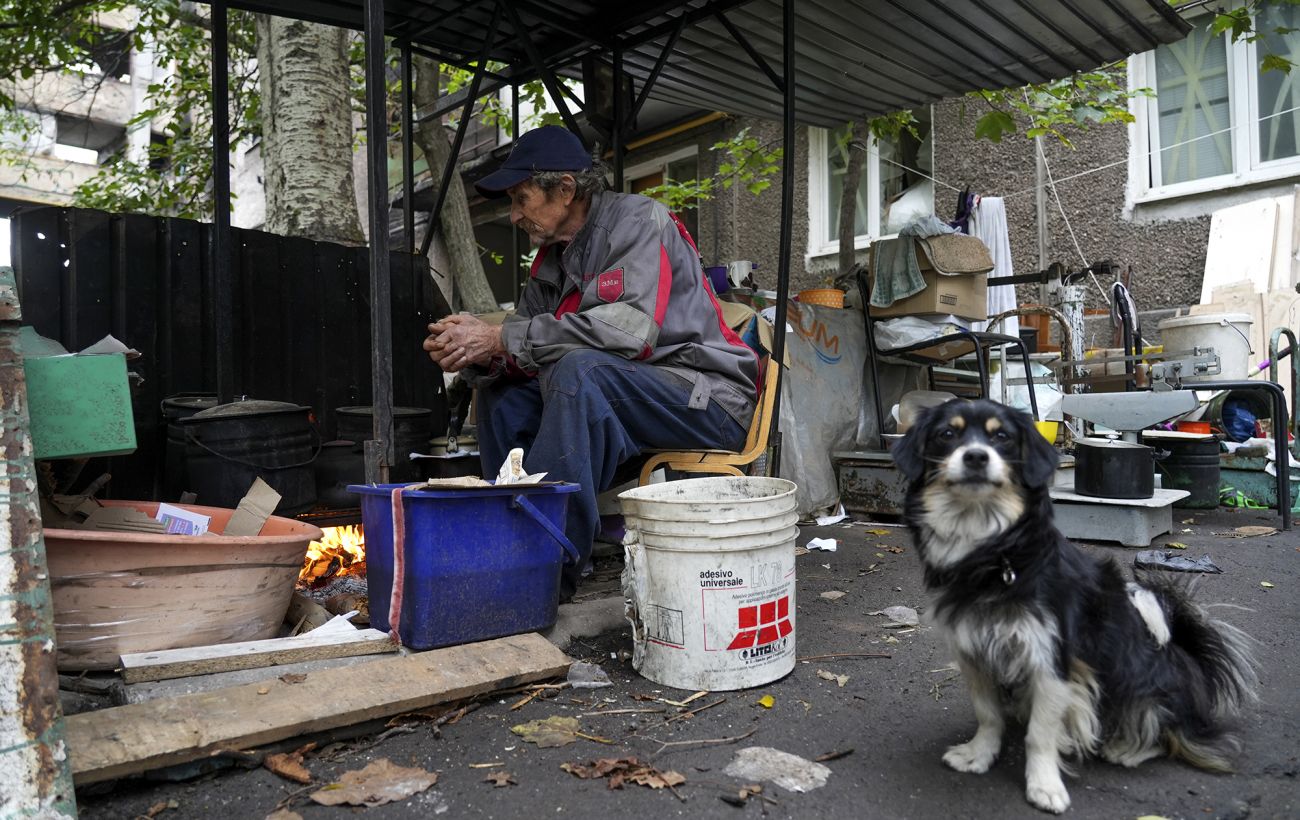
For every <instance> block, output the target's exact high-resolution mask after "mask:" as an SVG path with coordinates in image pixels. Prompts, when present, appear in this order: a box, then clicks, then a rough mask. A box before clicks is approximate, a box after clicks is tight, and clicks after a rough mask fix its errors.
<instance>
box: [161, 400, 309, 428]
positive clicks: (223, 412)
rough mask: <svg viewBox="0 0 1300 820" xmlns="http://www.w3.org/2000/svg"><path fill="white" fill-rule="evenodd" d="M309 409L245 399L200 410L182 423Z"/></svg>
mask: <svg viewBox="0 0 1300 820" xmlns="http://www.w3.org/2000/svg"><path fill="white" fill-rule="evenodd" d="M310 409H311V408H309V407H303V406H302V405H298V404H293V403H292V402H287V401H261V400H259V399H245V400H244V401H232V402H231V403H229V404H218V405H217V406H216V407H209V408H208V409H207V410H200V411H199V412H197V413H195V414H194V415H192V416H190V417H189V418H188V419H182V420H181V421H182V423H186V422H193V421H203V420H204V419H230V418H238V417H240V416H265V415H271V414H277V413H301V412H304V411H307V410H310Z"/></svg>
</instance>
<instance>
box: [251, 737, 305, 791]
mask: <svg viewBox="0 0 1300 820" xmlns="http://www.w3.org/2000/svg"><path fill="white" fill-rule="evenodd" d="M315 748H316V744H315V743H308V744H306V745H304V746H299V747H298V748H297V749H294V750H293V751H292V752H285V753H284V754H278V755H267V756H266V757H265V758H263V760H262V765H263V766H265V767H266V768H267V770H268V771H270V772H271V773H272V774H278V775H279V776H280V777H283V778H284V779H285V780H292V781H293V782H295V783H302V784H304V785H306V784H307V783H310V782H311V772H309V771H307V767H306V766H304V765H302V760H303V756H304V755H306V754H307V753H308V752H310V751H311V750H312V749H315Z"/></svg>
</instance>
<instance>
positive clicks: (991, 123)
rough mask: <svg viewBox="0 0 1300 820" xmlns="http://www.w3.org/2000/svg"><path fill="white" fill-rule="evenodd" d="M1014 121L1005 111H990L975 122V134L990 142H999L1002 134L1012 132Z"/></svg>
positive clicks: (1014, 128) (1014, 125)
mask: <svg viewBox="0 0 1300 820" xmlns="http://www.w3.org/2000/svg"><path fill="white" fill-rule="evenodd" d="M1015 130H1016V121H1015V120H1013V119H1012V118H1011V115H1010V114H1008V113H1006V112H1005V111H990V112H988V113H987V114H985V115H984V116H982V117H980V118H979V122H977V123H975V136H976V137H978V138H979V139H986V140H989V141H990V142H1001V141H1002V135H1003V134H1013V133H1015Z"/></svg>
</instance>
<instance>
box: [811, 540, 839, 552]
mask: <svg viewBox="0 0 1300 820" xmlns="http://www.w3.org/2000/svg"><path fill="white" fill-rule="evenodd" d="M805 546H806V547H808V549H810V550H824V551H825V552H835V550H837V549H838V548H839V546H840V544H839V542H838V541H836V540H835V539H834V538H814V539H812V540H810V541H809V542H808V543H807V544H805Z"/></svg>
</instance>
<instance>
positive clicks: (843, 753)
mask: <svg viewBox="0 0 1300 820" xmlns="http://www.w3.org/2000/svg"><path fill="white" fill-rule="evenodd" d="M851 754H853V750H852V749H841V750H839V751H837V752H827V753H826V754H824V755H817V756H816V757H814V758H813V762H814V763H829V762H830V761H832V760H839V759H840V758H842V757H848V756H849V755H851Z"/></svg>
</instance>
